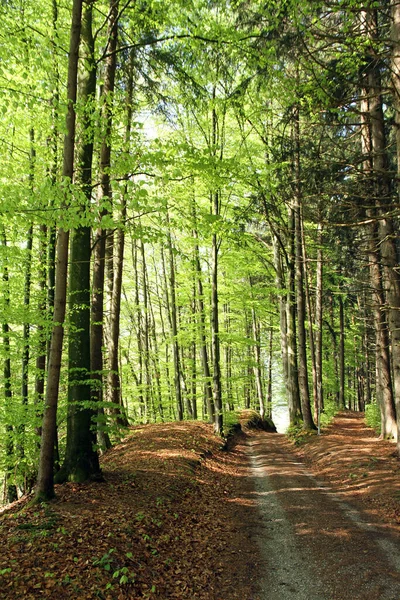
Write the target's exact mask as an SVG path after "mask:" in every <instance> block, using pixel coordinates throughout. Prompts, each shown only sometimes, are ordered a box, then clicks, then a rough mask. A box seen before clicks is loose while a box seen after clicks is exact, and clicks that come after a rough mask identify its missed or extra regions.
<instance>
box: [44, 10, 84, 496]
mask: <svg viewBox="0 0 400 600" xmlns="http://www.w3.org/2000/svg"><path fill="white" fill-rule="evenodd" d="M81 15H82V0H73V5H72V25H71V34H70V46H69V59H68V82H67V98H68V108H67V116H66V130H67V133H66V135H65V140H64V159H63V180H64V181H65V180H67V181H72V175H73V170H74V148H75V103H76V91H77V71H78V53H79V42H80V31H81ZM68 242H69V232H68V231H66V230H64V229H60V230H59V232H58V237H57V250H56V256H57V258H56V277H55V293H54V316H53V330H52V335H51V343H50V352H49V366H48V375H47V387H46V403H45V410H44V415H43V424H42V441H41V446H40V460H39V474H38V481H37V486H36V492H35V499H36V501H42V500H49V499H50V498H52V497H54V477H53V468H54V446H55V441H56V426H57V404H58V389H59V381H60V369H61V355H62V343H63V336H64V327H63V324H64V318H65V306H66V293H67V271H68Z"/></svg>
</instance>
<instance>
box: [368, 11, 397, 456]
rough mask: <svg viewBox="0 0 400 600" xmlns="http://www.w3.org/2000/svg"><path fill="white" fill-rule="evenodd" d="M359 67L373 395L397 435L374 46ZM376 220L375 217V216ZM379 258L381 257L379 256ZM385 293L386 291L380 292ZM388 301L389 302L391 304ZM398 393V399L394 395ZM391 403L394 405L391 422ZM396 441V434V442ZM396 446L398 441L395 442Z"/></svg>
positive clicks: (372, 22)
mask: <svg viewBox="0 0 400 600" xmlns="http://www.w3.org/2000/svg"><path fill="white" fill-rule="evenodd" d="M377 29H378V20H377V12H376V10H375V9H369V10H365V11H362V13H361V30H362V32H363V34H364V35H365V36H366V38H367V39H368V40H370V42H371V45H372V44H373V43H374V41H375V39H376V37H377ZM366 60H367V66H366V68H365V69H364V71H363V92H362V94H363V98H362V100H361V122H362V127H361V143H362V151H363V155H364V164H363V167H364V176H365V179H366V185H365V189H366V193H367V199H368V204H369V205H370V208H369V209H368V210H367V215H368V216H369V217H370V218H371V219H372V223H371V225H370V226H369V236H368V237H369V240H368V252H369V264H370V278H371V286H372V289H373V294H374V296H373V298H374V311H373V312H374V320H375V331H376V352H377V357H376V360H377V362H376V365H377V367H376V368H377V396H378V398H380V406H381V414H382V435H383V436H391V435H393V436H394V437H397V433H398V428H399V427H400V365H399V363H400V310H399V308H400V284H399V279H398V275H397V273H396V272H395V269H394V266H395V264H396V259H395V256H396V250H395V247H394V239H393V236H392V235H391V234H392V233H393V229H392V224H391V222H390V220H389V219H385V218H382V216H381V215H382V213H383V212H384V211H385V207H387V204H388V202H389V201H390V186H389V180H388V177H389V173H388V157H387V148H386V139H385V123H384V117H383V109H382V88H381V81H380V72H379V65H378V63H377V61H376V58H375V54H374V49H373V48H371V51H370V56H367V57H366ZM375 219H377V220H378V222H376V221H375ZM382 259H383V260H382ZM385 294H386V296H385ZM392 303H393V304H392ZM387 318H388V323H389V328H390V332H391V333H392V340H391V341H392V354H393V363H394V364H395V365H397V366H396V368H395V370H394V376H395V379H396V375H398V377H399V379H398V386H397V388H396V386H394V389H393V382H392V373H391V364H390V347H389V333H388V328H387V325H386V322H387V321H386V319H387ZM397 395H398V399H397V398H396V397H397ZM395 403H396V405H398V409H399V410H397V419H398V423H397V424H396V411H395ZM398 444H400V440H399V442H398ZM398 450H400V446H399V445H398Z"/></svg>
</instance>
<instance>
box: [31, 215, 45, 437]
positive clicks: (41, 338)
mask: <svg viewBox="0 0 400 600" xmlns="http://www.w3.org/2000/svg"><path fill="white" fill-rule="evenodd" d="M46 254H47V226H46V225H41V226H40V229H39V265H40V266H39V281H38V285H39V294H40V299H39V306H38V309H39V314H40V315H41V317H42V319H43V321H45V320H46V318H48V312H47V306H46V287H47V286H46V282H47V268H46V262H47V261H46ZM46 341H47V336H46V332H45V327H44V325H42V324H39V325H38V354H37V358H36V377H35V400H34V402H35V405H36V416H37V419H38V423H39V421H41V420H42V418H43V406H42V405H43V400H44V382H45V373H46ZM36 433H37V435H38V436H39V437H40V436H41V435H42V427H41V426H39V425H38V426H37V428H36Z"/></svg>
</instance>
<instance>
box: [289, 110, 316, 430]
mask: <svg viewBox="0 0 400 600" xmlns="http://www.w3.org/2000/svg"><path fill="white" fill-rule="evenodd" d="M294 175H295V194H294V195H295V198H294V227H295V233H294V235H295V273H296V276H295V277H296V300H297V340H298V380H299V391H300V401H301V412H302V415H303V427H304V429H307V430H312V429H315V425H314V421H313V418H312V414H311V406H310V390H309V385H308V366H307V338H306V327H305V321H306V303H305V295H304V256H303V244H302V210H301V204H302V196H301V195H302V189H301V165H300V114H299V109H298V107H296V108H295V114H294Z"/></svg>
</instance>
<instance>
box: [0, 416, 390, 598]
mask: <svg viewBox="0 0 400 600" xmlns="http://www.w3.org/2000/svg"><path fill="white" fill-rule="evenodd" d="M220 446H221V440H219V439H217V438H215V437H214V436H213V435H212V431H211V428H210V426H208V425H205V424H201V423H194V422H185V423H179V424H177V423H171V424H160V425H149V426H142V427H137V428H134V429H133V431H132V435H131V436H130V437H129V438H128V439H126V440H125V441H124V442H123V443H122V444H120V445H119V446H118V447H116V448H114V449H112V450H111V451H110V452H108V453H107V454H106V455H105V456H104V457H103V458H102V467H103V471H104V475H105V483H88V484H84V485H76V484H71V483H70V484H64V485H63V486H58V487H57V500H56V501H55V502H51V503H49V504H48V505H47V506H41V507H37V506H36V507H32V508H29V507H27V505H26V501H25V500H24V501H22V502H20V503H19V504H16V505H14V506H13V507H11V509H9V510H7V511H5V513H4V514H3V516H2V517H1V519H0V542H1V548H2V551H1V557H0V598H1V599H2V600H11V599H12V600H14V599H15V598H24V599H27V600H31V599H32V600H36V599H38V598H54V599H56V598H57V600H62V599H67V598H68V599H78V598H79V599H80V600H81V599H92V598H93V599H95V598H100V599H109V600H113V599H118V600H124V599H130V600H136V599H140V598H148V599H150V598H161V599H169V598H171V599H172V598H176V599H180V600H192V599H193V600H194V599H198V600H222V599H224V600H236V599H237V600H263V599H265V598H268V599H269V600H275V598H276V599H279V600H286V599H287V598H296V599H297V600H301V599H302V598H307V599H309V600H317V599H319V598H324V600H340V599H341V598H343V599H344V598H352V600H353V599H355V598H360V599H361V598H363V600H378V598H379V600H381V599H386V598H387V599H390V600H392V599H393V600H399V598H400V587H398V586H400V579H399V572H398V565H397V564H396V561H395V560H394V561H393V562H392V563H391V564H389V563H388V561H387V557H386V555H385V551H384V548H383V546H384V544H383V545H382V544H381V543H380V542H381V541H382V540H383V542H385V540H387V541H388V544H389V546H387V549H388V548H389V551H390V549H391V548H392V546H390V543H392V539H397V538H393V536H398V535H399V534H400V487H399V474H400V473H399V471H400V465H399V463H398V460H397V458H395V456H394V455H393V453H394V446H393V445H392V444H390V443H389V442H385V441H381V440H377V438H376V437H375V435H374V433H373V432H372V431H371V430H369V429H368V428H366V427H365V426H364V424H363V421H362V416H360V415H358V414H352V413H348V414H342V415H339V417H337V418H336V419H335V421H334V423H333V424H332V425H331V426H330V427H329V428H328V430H327V431H326V432H324V434H323V435H321V436H319V437H317V436H315V437H313V438H311V439H310V441H309V442H308V443H307V444H306V445H305V446H303V447H302V448H300V449H295V448H293V446H292V444H290V443H289V442H288V441H287V440H286V439H285V438H284V436H281V435H278V434H272V433H264V432H253V431H248V432H246V436H243V437H242V438H241V439H240V440H239V443H238V445H237V446H235V447H234V448H233V450H232V451H230V452H224V451H222V450H221V449H220ZM299 457H301V460H302V461H305V463H306V465H307V469H306V468H305V467H304V464H303V463H302V462H301V461H300V460H299ZM299 463H300V464H299ZM265 469H269V470H270V471H269V473H268V474H267V472H266V471H265ZM308 469H310V470H311V472H312V473H314V474H315V475H316V477H317V479H318V480H319V481H323V482H324V486H325V487H324V489H323V490H321V489H320V486H319V485H318V484H317V483H316V482H315V481H314V480H313V478H312V477H310V476H309V475H308V474H307V471H308ZM264 486H269V487H264ZM328 488H329V490H331V492H335V494H336V496H339V497H340V498H341V499H342V500H343V501H345V502H346V506H345V507H343V506H342V505H341V504H340V502H338V501H336V500H334V499H333V496H332V494H331V492H329V490H328ZM308 494H311V498H310V496H309V495H308ZM319 494H321V496H319ZM318 498H322V500H321V499H320V500H318ZM347 505H350V506H354V507H356V508H358V509H360V510H361V511H363V515H364V516H363V517H361V518H362V520H363V521H362V522H363V523H364V525H365V524H366V523H374V526H373V527H372V526H370V525H368V524H367V525H365V527H366V529H365V528H364V530H363V527H362V526H360V525H359V524H357V522H356V521H357V519H358V518H359V517H358V512H357V513H351V510H350V508H349V506H347ZM282 511H284V512H282ZM337 511H338V512H337ZM339 513H340V516H338V515H339ZM349 515H350V517H349ZM351 515H353V517H352V516H351ZM348 517H349V519H350V521H351V523H349V522H348ZM282 523H284V525H283V526H281V524H282ZM366 539H369V540H370V541H368V542H367V541H366ZM291 540H292V541H291ZM310 540H311V541H310ZM282 548H283V549H284V550H282ZM299 548H301V550H299ZM303 548H304V549H305V550H304V553H303V551H302V549H303ZM282 552H286V554H285V555H283V554H282ZM386 554H387V553H386ZM292 555H293V556H295V560H294V563H293V565H294V566H293V567H291V568H290V560H291V558H290V557H291V556H292ZM273 556H275V558H273ZM337 556H340V557H341V558H340V561H339V562H338V563H335V561H336V560H337V558H336V557H337ZM313 561H316V562H313ZM313 564H317V565H318V566H317V567H315V568H313V567H312V565H313ZM282 565H283V567H284V570H283V571H282ZM296 565H297V566H296ZM332 565H333V566H332ZM296 570H297V571H296ZM288 571H293V573H294V575H293V576H291V575H288ZM296 572H298V573H301V572H303V574H302V575H301V576H299V577H297V576H296ZM290 577H292V578H291V579H290ZM309 579H310V580H311V583H312V584H313V585H311V590H312V592H311V595H310V591H309V590H310V586H309V587H308V588H307V585H309V584H308V583H307V580H309ZM363 581H367V582H369V583H368V585H366V586H364V588H363V589H364V590H366V591H365V592H364V591H360V590H361V588H359V587H358V586H361V585H364V584H363ZM332 582H333V583H332ZM314 584H315V585H314ZM397 592H398V594H397ZM346 593H347V595H346ZM361 593H362V594H365V593H366V594H367V595H360V594H361ZM357 594H358V595H357ZM394 594H397V595H394Z"/></svg>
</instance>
